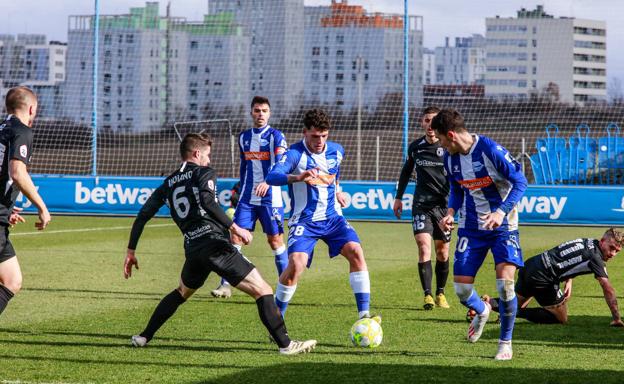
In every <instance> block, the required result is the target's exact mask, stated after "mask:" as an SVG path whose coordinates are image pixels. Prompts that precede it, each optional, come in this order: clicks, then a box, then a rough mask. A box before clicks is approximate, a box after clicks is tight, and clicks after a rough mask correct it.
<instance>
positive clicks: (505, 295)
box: [496, 279, 516, 301]
mask: <svg viewBox="0 0 624 384" xmlns="http://www.w3.org/2000/svg"><path fill="white" fill-rule="evenodd" d="M496 290H497V291H498V294H499V295H500V298H501V299H502V300H503V301H511V300H513V299H514V297H516V292H515V290H514V281H513V280H507V279H496Z"/></svg>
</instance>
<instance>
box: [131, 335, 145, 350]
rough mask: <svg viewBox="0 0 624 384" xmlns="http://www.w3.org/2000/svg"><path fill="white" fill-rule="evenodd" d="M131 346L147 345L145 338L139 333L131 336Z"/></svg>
mask: <svg viewBox="0 0 624 384" xmlns="http://www.w3.org/2000/svg"><path fill="white" fill-rule="evenodd" d="M131 343H132V346H133V347H145V346H146V345H147V338H145V337H143V336H141V335H134V336H132V341H131Z"/></svg>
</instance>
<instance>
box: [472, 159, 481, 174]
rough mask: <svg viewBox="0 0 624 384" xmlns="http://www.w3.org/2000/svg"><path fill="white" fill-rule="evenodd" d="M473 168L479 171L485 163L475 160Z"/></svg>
mask: <svg viewBox="0 0 624 384" xmlns="http://www.w3.org/2000/svg"><path fill="white" fill-rule="evenodd" d="M472 168H473V169H474V170H475V172H479V171H480V170H482V169H483V163H481V162H480V161H473V162H472Z"/></svg>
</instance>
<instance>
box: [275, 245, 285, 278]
mask: <svg viewBox="0 0 624 384" xmlns="http://www.w3.org/2000/svg"><path fill="white" fill-rule="evenodd" d="M273 254H274V255H275V266H276V267H277V276H278V277H279V276H281V275H282V272H284V269H286V267H288V251H287V250H286V246H284V245H282V246H281V247H279V248H277V249H274V250H273Z"/></svg>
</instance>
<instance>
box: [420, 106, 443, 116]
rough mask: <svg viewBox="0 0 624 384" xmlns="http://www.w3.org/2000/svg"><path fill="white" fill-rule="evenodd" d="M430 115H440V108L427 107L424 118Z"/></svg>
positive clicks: (424, 110) (423, 114)
mask: <svg viewBox="0 0 624 384" xmlns="http://www.w3.org/2000/svg"><path fill="white" fill-rule="evenodd" d="M430 113H440V108H438V107H436V106H434V105H432V106H430V107H427V108H425V109H423V111H422V116H425V115H428V114H430Z"/></svg>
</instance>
